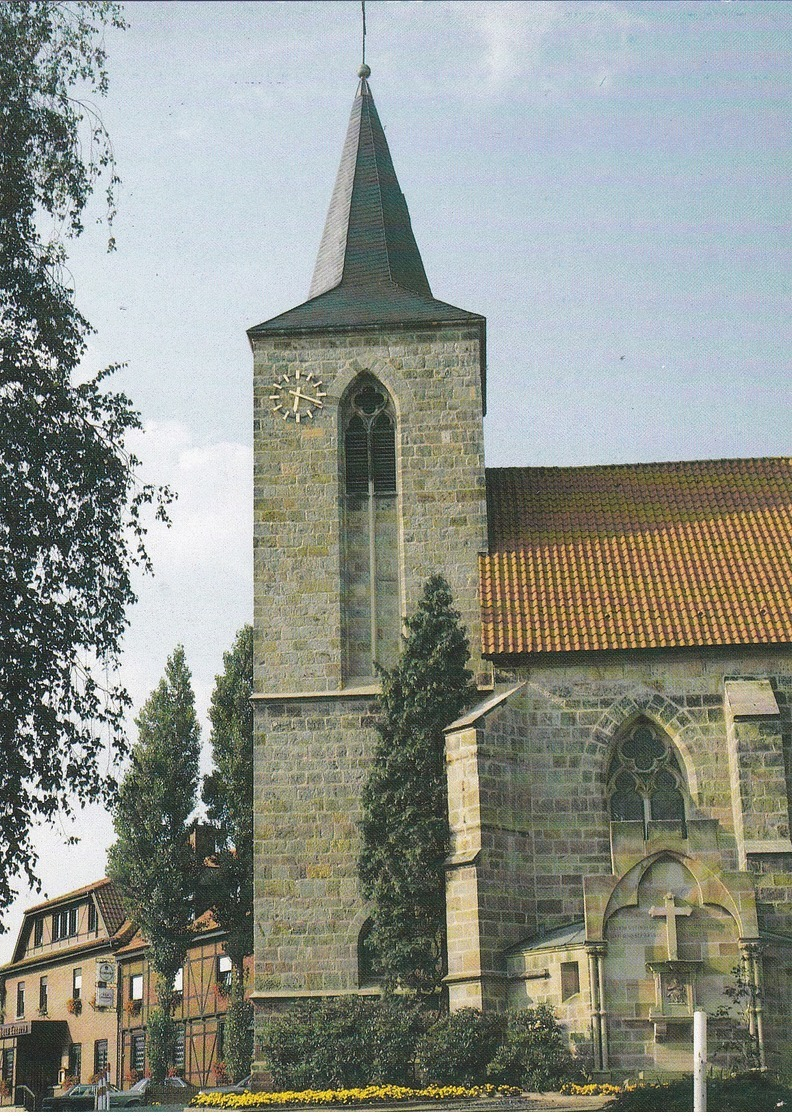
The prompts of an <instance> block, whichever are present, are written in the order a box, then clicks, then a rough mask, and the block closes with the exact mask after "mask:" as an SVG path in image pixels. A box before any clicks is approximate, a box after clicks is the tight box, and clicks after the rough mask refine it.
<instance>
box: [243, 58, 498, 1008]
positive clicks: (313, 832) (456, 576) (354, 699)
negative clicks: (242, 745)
mask: <svg viewBox="0 0 792 1116" xmlns="http://www.w3.org/2000/svg"><path fill="white" fill-rule="evenodd" d="M369 74H370V70H369V68H368V67H367V66H365V65H364V66H362V67H361V69H360V71H359V76H360V84H359V87H358V90H357V95H356V97H355V101H354V104H353V106H352V113H351V116H350V121H349V127H348V130H347V135H346V140H345V142H344V147H343V152H342V156H341V164H340V167H339V170H338V176H337V179H336V183H335V188H334V190H333V194H332V199H331V202H330V208H329V212H328V215H327V222H326V225H325V229H324V234H323V236H322V241H321V245H320V248H319V255H318V259H317V261H316V268H315V271H314V277H313V282H312V285H311V290H310V295H309V298H308V301H307V302H304V303H303V304H302V305H300V306H298V307H296V308H295V309H293V310H289V311H287V312H286V313H284V314H281V315H280V316H278V317H276V318H273V319H271V320H270V321H267V322H264V323H263V324H261V325H258V326H256V327H254V328H253V329H251V330H250V331H249V337H250V342H251V345H252V347H253V353H254V379H255V388H254V416H255V417H254V430H255V466H254V469H255V513H254V548H255V605H254V608H255V631H256V643H255V648H256V649H255V664H256V665H255V672H256V673H255V687H254V688H255V692H254V704H255V711H256V722H255V723H256V753H255V756H256V758H255V840H256V861H255V993H254V998H255V1000H256V1004H257V1008H258V1010H259V1011H269V1010H271V1009H272V1008H274V1007H276V1006H281V1005H282V1004H283V1002H284V1001H289V1000H293V999H294V1000H296V999H298V998H300V997H306V996H327V995H338V994H344V993H353V992H356V991H358V990H359V989H361V988H363V987H365V986H366V985H367V984H369V985H370V983H371V981H370V975H369V974H367V973H366V966H365V949H364V948H362V945H363V940H364V937H365V925H366V917H367V912H366V909H365V905H364V903H363V901H362V899H361V896H360V892H359V887H358V881H357V871H356V860H357V855H358V849H359V836H358V819H359V813H360V811H359V801H360V794H361V790H362V787H363V785H364V782H365V780H366V776H367V771H368V765H369V762H370V757H371V754H372V750H373V747H374V742H375V735H374V730H373V728H372V714H373V706H374V702H375V699H376V696H377V693H378V688H379V687H378V683H377V674H376V668H375V664H376V663H383V664H385V665H390V664H392V663H393V662H394V660H395V658H396V656H397V654H398V651H399V641H400V633H401V622H402V618H403V617H404V616H406V615H408V614H410V613H411V612H412V611H413V610H414V609H415V607H416V605H417V602H418V599H419V597H420V595H421V592H422V588H423V585H424V583H425V581H426V579H427V578H428V577H430V576H431V575H432V574H433V573H436V572H439V573H442V574H443V575H444V576H445V577H446V579H447V580H448V582H449V583H450V585H451V588H452V590H453V593H454V598H455V603H456V606H457V608H458V609H459V610H460V612H461V613H462V616H463V620H464V623H465V626H466V628H467V633H468V637H469V639H470V645H471V650H472V653H473V661H472V664H471V665H472V668H473V670H474V672H475V673H476V676H477V678H478V680H479V681H480V682H481V683H482V684H485V683H486V681H487V679H488V675H487V674H486V672H485V666H484V664H483V663H482V660H481V658H480V646H481V637H480V618H479V605H478V587H477V555H478V553H479V552H481V551H483V550H484V549H485V548H486V545H487V528H486V509H485V481H484V445H483V431H482V416H483V410H484V364H485V353H484V340H485V321H484V319H483V318H482V317H481V316H480V315H478V314H472V313H469V312H468V311H465V310H460V309H458V308H457V307H454V306H450V305H448V304H447V303H444V302H440V301H438V300H437V299H436V298H434V296H433V295H432V292H431V289H430V286H429V282H428V280H427V278H426V273H425V271H424V267H423V263H422V261H421V256H420V253H419V251H418V247H417V244H416V242H415V237H414V235H413V231H412V226H411V223H410V217H409V213H408V210H407V205H406V202H405V199H404V195H403V194H402V192H401V189H400V188H399V183H398V181H397V178H396V174H395V171H394V168H393V162H392V160H391V156H390V152H389V150H388V144H387V141H386V139H385V135H384V132H383V129H382V125H381V124H380V121H379V117H378V115H377V110H376V108H375V106H374V101H373V99H372V96H371V91H370V88H369V83H368V77H369Z"/></svg>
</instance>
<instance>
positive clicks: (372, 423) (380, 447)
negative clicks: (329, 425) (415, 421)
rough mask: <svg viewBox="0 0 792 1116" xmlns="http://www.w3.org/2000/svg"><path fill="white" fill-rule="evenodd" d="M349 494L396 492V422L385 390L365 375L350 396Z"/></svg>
mask: <svg viewBox="0 0 792 1116" xmlns="http://www.w3.org/2000/svg"><path fill="white" fill-rule="evenodd" d="M344 462H345V478H346V491H347V495H367V496H381V495H384V494H386V493H387V494H391V495H392V494H394V493H395V492H396V422H395V419H394V415H393V408H392V406H391V404H390V400H389V398H388V395H387V393H386V392H385V389H384V388H383V387H382V385H381V384H379V383H378V382H377V381H376V380H375V379H374V377H373V376H364V377H363V378H362V379H361V380H360V381H359V382H357V383H356V384H355V385H354V388H353V391H352V392H351V393H350V397H349V416H348V419H347V424H346V429H345V431H344Z"/></svg>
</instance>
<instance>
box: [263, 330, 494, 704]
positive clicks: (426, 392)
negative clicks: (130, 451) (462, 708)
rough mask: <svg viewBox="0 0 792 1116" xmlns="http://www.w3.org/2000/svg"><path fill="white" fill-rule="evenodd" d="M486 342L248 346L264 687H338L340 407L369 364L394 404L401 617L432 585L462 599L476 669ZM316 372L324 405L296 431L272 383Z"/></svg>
mask: <svg viewBox="0 0 792 1116" xmlns="http://www.w3.org/2000/svg"><path fill="white" fill-rule="evenodd" d="M479 347H480V342H479V334H478V330H477V329H474V328H471V327H469V326H460V327H459V328H453V327H450V326H444V327H439V326H438V327H434V326H433V327H425V328H422V329H406V328H405V329H403V330H400V329H398V328H394V327H389V328H388V329H387V330H384V331H377V330H373V329H372V330H371V331H370V332H367V333H361V332H357V333H352V332H351V333H349V334H330V335H326V336H316V335H313V334H307V335H304V336H301V337H292V338H280V339H279V338H267V339H261V338H260V339H257V340H256V341H255V342H254V361H255V374H254V375H255V382H254V437H255V456H254V578H255V582H254V612H255V618H256V620H255V627H256V682H255V686H256V690H257V691H258V692H265V693H305V692H314V691H326V690H339V689H342V688H343V686H344V682H345V679H344V677H343V672H342V662H343V656H342V647H341V639H342V624H341V601H342V589H341V584H342V575H341V482H342V476H343V467H342V451H343V445H342V439H341V438H339V429H338V414H337V409H338V402H339V400H340V399H341V397H342V395H343V392H344V389H345V388H346V387H347V385H348V384H349V383H350V382H351V381H352V380H353V379H354V377H355V376H356V375H358V374H359V373H360V372H361V371H364V370H366V369H368V370H370V371H371V372H372V373H373V374H374V375H375V376H377V377H378V378H379V379H380V380H381V382H382V383H383V385H384V386H385V387H386V388H387V389H388V391H389V392H390V394H391V396H392V398H393V400H394V403H395V406H396V410H397V417H398V432H397V471H398V481H399V500H398V509H399V536H400V539H399V565H400V581H401V606H402V607H401V614H402V615H407V614H409V613H410V612H412V611H413V610H414V608H415V605H416V603H417V601H418V598H419V596H420V593H421V590H422V587H423V584H424V582H425V580H426V578H427V577H428V576H429V575H430V574H432V573H434V572H436V571H440V572H442V573H443V574H444V575H445V577H446V578H447V579H448V581H449V583H450V584H451V587H452V589H453V591H454V597H455V600H456V603H457V607H458V608H459V609H460V611H461V613H462V615H463V619H464V622H465V625H466V627H467V630H468V635H469V638H470V643H471V648H472V649H473V653H474V658H475V660H476V661H475V662H474V664H473V667H474V669H475V670H476V671H477V672H481V671H482V669H483V667H482V664H481V661H480V658H479V657H478V648H479V647H480V635H479V632H480V627H479V624H480V621H479V607H478V584H477V570H476V554H477V552H478V551H479V550H481V549H483V548H484V547H485V546H486V542H487V529H486V509H485V486H484V447H483V430H482V401H481V371H480V356H481V354H480V352H479ZM298 368H299V369H300V370H303V371H310V372H312V373H313V374H314V376H315V377H317V378H318V379H320V380H321V381H322V385H323V390H324V391H326V392H327V396H326V398H325V400H324V404H325V405H324V408H323V409H322V410H321V411H317V412H316V413H315V415H314V417H313V419H312V420H306V421H304V422H302V423H300V424H297V423H295V422H294V421H293V420H291V419H289V420H284V419H283V418H282V417H280V415H279V414H275V413H273V410H272V406H273V404H272V401H271V400H270V398H269V397H270V395H271V394H272V388H271V385H272V384H273V382H275V381H276V380H277V379H278V377H279V376H281V375H282V374H283V372H288V373H293V372H294V371H296V370H297V369H298Z"/></svg>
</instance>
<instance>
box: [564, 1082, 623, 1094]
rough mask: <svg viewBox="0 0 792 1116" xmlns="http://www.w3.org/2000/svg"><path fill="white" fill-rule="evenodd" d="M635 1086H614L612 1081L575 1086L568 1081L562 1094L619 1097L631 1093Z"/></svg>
mask: <svg viewBox="0 0 792 1116" xmlns="http://www.w3.org/2000/svg"><path fill="white" fill-rule="evenodd" d="M634 1089H635V1085H626V1084H625V1085H613V1084H612V1083H611V1082H610V1081H590V1082H589V1083H588V1085H575V1084H574V1083H573V1082H571V1081H567V1082H566V1083H565V1084H564V1085H562V1086H561V1092H562V1093H565V1094H566V1096H568V1097H617V1096H619V1094H620V1093H631V1092H633V1090H634Z"/></svg>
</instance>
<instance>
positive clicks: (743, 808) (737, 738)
mask: <svg viewBox="0 0 792 1116" xmlns="http://www.w3.org/2000/svg"><path fill="white" fill-rule="evenodd" d="M724 691H725V696H724V713H725V718H726V734H727V742H728V753H729V772H730V776H731V787H732V810H733V812H734V832H735V837H736V839H737V852H738V859H739V867H740V869H741V870H743V871H744V870H745V869H746V868H747V866H748V857H749V856H750V855H751V854H752V853H753V854H761V855H767V854H774V853H792V842H790V838H789V797H788V794H787V784H786V771H785V768H784V752H783V744H782V739H781V718H780V714H779V709H778V704H777V702H776V699H775V696H774V694H773V689H772V686H771V685H770V682H769V681H767V680H766V679H762V680H753V679H727V680H726V682H725V683H724Z"/></svg>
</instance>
